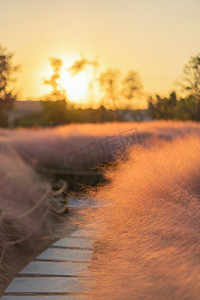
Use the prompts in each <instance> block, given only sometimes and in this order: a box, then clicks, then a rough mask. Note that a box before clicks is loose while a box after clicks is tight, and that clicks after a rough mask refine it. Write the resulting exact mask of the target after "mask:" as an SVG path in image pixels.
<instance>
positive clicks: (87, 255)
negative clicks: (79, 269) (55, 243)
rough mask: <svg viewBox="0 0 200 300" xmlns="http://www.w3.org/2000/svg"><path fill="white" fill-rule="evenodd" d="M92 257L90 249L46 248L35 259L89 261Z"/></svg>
mask: <svg viewBox="0 0 200 300" xmlns="http://www.w3.org/2000/svg"><path fill="white" fill-rule="evenodd" d="M91 257H92V251H91V250H76V249H61V248H48V249H46V250H45V251H44V252H42V253H41V254H40V255H38V256H37V259H40V260H56V261H77V262H79V261H90V260H91Z"/></svg>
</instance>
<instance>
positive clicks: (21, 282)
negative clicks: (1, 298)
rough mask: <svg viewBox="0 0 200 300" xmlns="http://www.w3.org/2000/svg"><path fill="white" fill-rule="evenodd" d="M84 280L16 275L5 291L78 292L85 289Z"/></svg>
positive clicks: (78, 278)
mask: <svg viewBox="0 0 200 300" xmlns="http://www.w3.org/2000/svg"><path fill="white" fill-rule="evenodd" d="M86 282H87V281H86V279H85V278H81V277H76V278H75V277H68V278H63V277H61V278H59V277H48V278H46V277H44V278H43V277H41V278H38V277H16V278H15V279H14V280H13V281H12V282H11V284H10V285H9V286H8V288H7V289H6V290H5V293H15V294H17V293H18V294H19V293H39V294H42V293H47V294H50V293H57V294H63V293H80V292H83V291H84V290H86V287H87V285H86ZM88 283H89V282H88Z"/></svg>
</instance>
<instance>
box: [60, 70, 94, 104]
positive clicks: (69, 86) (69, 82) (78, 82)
mask: <svg viewBox="0 0 200 300" xmlns="http://www.w3.org/2000/svg"><path fill="white" fill-rule="evenodd" d="M60 85H61V87H62V88H63V89H64V90H65V91H66V96H67V97H68V98H69V100H70V101H72V102H76V103H80V102H82V101H83V100H84V98H85V97H86V94H87V92H88V88H89V82H88V77H87V74H86V73H85V72H80V73H79V74H76V75H74V76H71V75H70V74H69V73H68V72H67V71H62V73H61V77H60Z"/></svg>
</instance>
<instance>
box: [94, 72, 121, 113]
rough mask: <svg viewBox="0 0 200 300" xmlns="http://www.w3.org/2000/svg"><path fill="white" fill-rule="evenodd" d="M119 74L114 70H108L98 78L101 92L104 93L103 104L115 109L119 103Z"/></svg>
mask: <svg viewBox="0 0 200 300" xmlns="http://www.w3.org/2000/svg"><path fill="white" fill-rule="evenodd" d="M119 79H120V72H119V71H118V70H116V69H108V70H107V71H105V72H104V73H102V74H101V75H100V77H99V84H100V88H101V90H102V91H103V92H104V99H103V102H104V103H103V104H105V105H107V104H108V106H110V107H112V108H114V109H115V108H117V106H118V102H119V94H120V92H119V86H120V81H119Z"/></svg>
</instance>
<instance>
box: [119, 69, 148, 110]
mask: <svg viewBox="0 0 200 300" xmlns="http://www.w3.org/2000/svg"><path fill="white" fill-rule="evenodd" d="M122 85H123V87H122V96H123V102H124V103H123V104H125V107H126V108H131V106H132V104H133V101H134V100H135V97H136V96H140V94H141V91H142V89H143V86H142V83H141V80H140V77H139V75H138V73H137V72H135V71H130V72H129V73H128V75H127V76H126V77H125V79H124V80H123V82H122Z"/></svg>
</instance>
